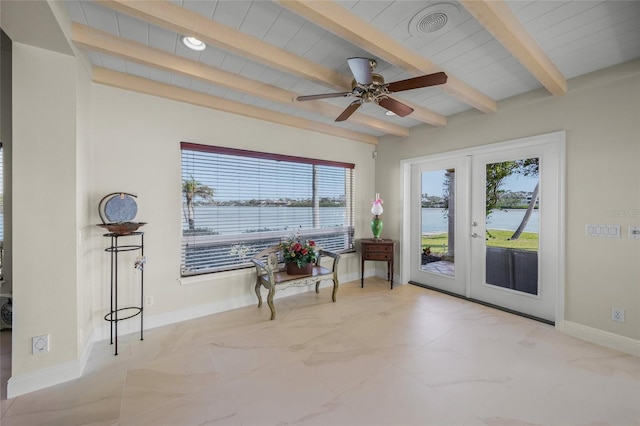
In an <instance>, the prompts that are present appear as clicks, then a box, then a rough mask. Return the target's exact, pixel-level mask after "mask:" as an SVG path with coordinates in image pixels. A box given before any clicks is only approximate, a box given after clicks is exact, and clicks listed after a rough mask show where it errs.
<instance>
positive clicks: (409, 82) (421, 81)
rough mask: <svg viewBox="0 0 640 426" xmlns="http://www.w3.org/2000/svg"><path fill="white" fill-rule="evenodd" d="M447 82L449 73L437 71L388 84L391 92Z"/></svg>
mask: <svg viewBox="0 0 640 426" xmlns="http://www.w3.org/2000/svg"><path fill="white" fill-rule="evenodd" d="M446 82H447V74H445V73H443V72H437V73H435V74H427V75H423V76H420V77H415V78H409V79H406V80H400V81H394V82H393V83H389V84H387V89H388V90H389V92H390V93H394V92H402V91H403V90H411V89H419V88H421V87H429V86H436V85H438V84H444V83H446Z"/></svg>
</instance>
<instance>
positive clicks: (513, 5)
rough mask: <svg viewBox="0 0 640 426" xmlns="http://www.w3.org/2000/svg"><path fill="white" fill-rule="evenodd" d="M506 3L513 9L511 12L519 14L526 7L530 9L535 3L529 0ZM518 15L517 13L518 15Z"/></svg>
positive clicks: (512, 0) (511, 0)
mask: <svg viewBox="0 0 640 426" xmlns="http://www.w3.org/2000/svg"><path fill="white" fill-rule="evenodd" d="M505 3H507V4H508V5H509V7H510V8H511V10H513V12H514V13H516V12H518V11H519V10H520V9H523V8H525V7H528V6H529V5H530V4H531V3H533V1H527V0H510V1H506V2H505ZM516 14H517V13H516Z"/></svg>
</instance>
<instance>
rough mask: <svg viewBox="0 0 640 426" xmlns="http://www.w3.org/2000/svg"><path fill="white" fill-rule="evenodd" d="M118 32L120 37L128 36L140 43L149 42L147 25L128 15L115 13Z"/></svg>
mask: <svg viewBox="0 0 640 426" xmlns="http://www.w3.org/2000/svg"><path fill="white" fill-rule="evenodd" d="M116 21H117V22H118V29H119V30H118V33H119V34H120V37H124V38H128V39H129V40H133V41H136V42H138V43H142V44H147V45H148V44H149V25H148V24H147V23H146V22H142V21H140V20H139V19H136V18H132V17H131V16H129V15H125V14H122V13H116Z"/></svg>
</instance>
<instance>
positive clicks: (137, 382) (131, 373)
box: [121, 347, 220, 417]
mask: <svg viewBox="0 0 640 426" xmlns="http://www.w3.org/2000/svg"><path fill="white" fill-rule="evenodd" d="M218 380H220V376H219V374H218V372H217V370H216V368H215V366H214V363H213V358H212V356H211V353H210V351H209V349H208V348H207V347H202V348H198V349H196V350H194V351H193V352H191V353H187V354H177V355H172V356H167V357H164V358H158V359H154V360H152V361H142V360H137V361H136V362H130V365H129V368H128V370H127V376H126V384H125V387H124V392H123V401H122V413H121V415H122V417H129V416H132V415H134V414H136V413H139V412H145V411H147V410H152V409H155V408H156V407H159V406H162V405H164V404H167V403H170V402H172V401H174V400H176V399H179V398H183V397H184V396H186V395H189V394H190V393H193V392H196V391H198V390H200V389H203V388H206V387H208V386H211V385H212V384H213V383H215V382H216V381H218Z"/></svg>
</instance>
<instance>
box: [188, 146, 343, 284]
mask: <svg viewBox="0 0 640 426" xmlns="http://www.w3.org/2000/svg"><path fill="white" fill-rule="evenodd" d="M181 152H182V212H183V214H182V259H181V260H182V261H181V273H182V276H189V275H197V274H202V273H209V272H217V271H224V270H230V269H237V268H243V267H249V266H252V264H251V263H250V259H251V257H252V256H253V255H254V254H256V253H258V252H259V251H261V250H263V249H264V248H266V247H268V246H271V245H274V244H278V243H280V242H281V241H283V240H285V239H287V238H289V237H290V236H291V235H292V234H293V233H294V232H296V231H298V232H300V233H301V234H302V236H303V237H304V238H306V239H312V240H314V241H315V242H316V244H317V245H318V246H319V247H321V248H323V249H325V250H330V251H335V252H339V253H340V252H346V251H352V250H353V249H354V241H353V235H354V206H353V198H354V194H353V188H354V165H353V164H350V163H339V162H330V161H323V160H316V159H311V158H301V157H292V156H283V155H277V154H269V153H262V152H255V151H245V150H237V149H232V148H224V147H214V146H208V145H198V144H193V143H188V142H183V143H182V144H181Z"/></svg>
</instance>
